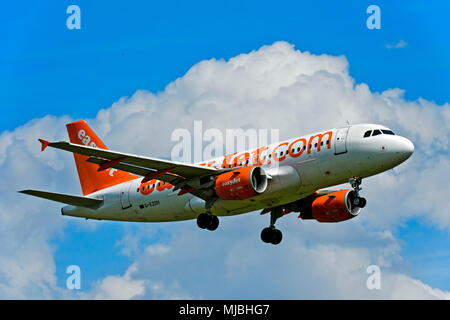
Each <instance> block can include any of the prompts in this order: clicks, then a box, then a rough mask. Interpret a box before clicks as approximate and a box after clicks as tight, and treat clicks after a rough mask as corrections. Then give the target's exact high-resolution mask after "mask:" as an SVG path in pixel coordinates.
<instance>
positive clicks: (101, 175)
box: [66, 120, 136, 195]
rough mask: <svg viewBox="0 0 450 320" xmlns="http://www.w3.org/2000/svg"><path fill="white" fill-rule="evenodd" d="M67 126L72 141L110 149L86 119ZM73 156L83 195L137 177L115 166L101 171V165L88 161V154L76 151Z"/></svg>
mask: <svg viewBox="0 0 450 320" xmlns="http://www.w3.org/2000/svg"><path fill="white" fill-rule="evenodd" d="M66 127H67V132H68V133H69V139H70V142H71V143H74V144H80V145H86V146H89V147H94V148H100V149H105V150H107V149H108V148H107V147H106V146H105V144H104V143H103V142H102V141H101V140H100V138H99V137H97V135H96V134H95V133H94V131H93V130H92V129H91V128H90V127H89V126H88V124H87V123H86V122H85V121H83V120H80V121H76V122H72V123H69V124H67V125H66ZM73 156H74V158H75V164H76V166H77V171H78V177H79V178H80V184H81V189H82V190H83V195H87V194H91V193H93V192H95V191H98V190H102V189H105V188H108V187H111V186H114V185H116V184H120V183H123V182H126V181H130V180H133V179H135V178H136V176H134V175H132V174H130V173H128V172H124V171H119V170H117V169H114V168H109V169H107V170H104V171H99V170H98V169H99V166H98V165H97V164H94V163H90V162H87V161H86V160H87V159H89V157H88V156H83V155H81V154H76V153H74V154H73Z"/></svg>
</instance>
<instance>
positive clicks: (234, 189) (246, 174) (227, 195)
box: [215, 166, 267, 200]
mask: <svg viewBox="0 0 450 320" xmlns="http://www.w3.org/2000/svg"><path fill="white" fill-rule="evenodd" d="M215 189H216V193H217V195H218V196H219V198H220V199H223V200H242V199H248V198H251V197H254V196H256V195H258V194H261V193H263V192H264V191H265V190H266V189H267V175H266V173H265V171H264V170H263V169H262V168H261V167H256V166H253V167H244V168H240V169H236V170H233V171H230V172H226V173H222V174H221V175H219V176H217V179H216V183H215Z"/></svg>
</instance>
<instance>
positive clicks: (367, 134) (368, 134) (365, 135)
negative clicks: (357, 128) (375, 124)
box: [364, 130, 372, 138]
mask: <svg viewBox="0 0 450 320" xmlns="http://www.w3.org/2000/svg"><path fill="white" fill-rule="evenodd" d="M371 133H372V130H367V131H366V133H364V138H367V137H370V134H371Z"/></svg>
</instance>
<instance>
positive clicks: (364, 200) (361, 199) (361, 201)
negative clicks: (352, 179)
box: [358, 198, 367, 209]
mask: <svg viewBox="0 0 450 320" xmlns="http://www.w3.org/2000/svg"><path fill="white" fill-rule="evenodd" d="M366 203H367V201H366V198H359V205H358V207H360V208H361V209H362V208H364V207H365V206H366Z"/></svg>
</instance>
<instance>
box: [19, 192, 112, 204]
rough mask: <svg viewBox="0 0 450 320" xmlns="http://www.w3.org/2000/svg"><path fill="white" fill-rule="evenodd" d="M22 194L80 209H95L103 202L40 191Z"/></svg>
mask: <svg viewBox="0 0 450 320" xmlns="http://www.w3.org/2000/svg"><path fill="white" fill-rule="evenodd" d="M19 192H20V193H24V194H28V195H30V196H35V197H39V198H43V199H47V200H52V201H56V202H61V203H65V204H70V205H73V206H79V207H94V206H96V205H99V204H101V203H102V202H103V200H101V199H93V198H87V197H79V196H73V195H70V194H63V193H56V192H48V191H40V190H22V191H19Z"/></svg>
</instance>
